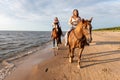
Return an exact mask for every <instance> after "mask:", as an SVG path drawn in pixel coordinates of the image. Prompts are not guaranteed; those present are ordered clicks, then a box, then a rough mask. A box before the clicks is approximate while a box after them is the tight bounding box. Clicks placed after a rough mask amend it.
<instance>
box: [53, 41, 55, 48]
mask: <svg viewBox="0 0 120 80" xmlns="http://www.w3.org/2000/svg"><path fill="white" fill-rule="evenodd" d="M53 47H55V39H53Z"/></svg>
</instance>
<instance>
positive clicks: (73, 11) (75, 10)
mask: <svg viewBox="0 0 120 80" xmlns="http://www.w3.org/2000/svg"><path fill="white" fill-rule="evenodd" d="M75 11H76V12H77V17H79V12H78V10H77V9H74V10H73V16H74V15H75V14H74V12H75Z"/></svg>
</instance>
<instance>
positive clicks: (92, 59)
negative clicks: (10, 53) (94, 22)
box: [5, 32, 120, 80]
mask: <svg viewBox="0 0 120 80" xmlns="http://www.w3.org/2000/svg"><path fill="white" fill-rule="evenodd" d="M119 34H120V33H114V32H112V35H111V32H110V33H109V32H94V33H93V42H92V43H91V44H90V46H86V47H85V50H84V51H83V54H82V59H81V68H80V69H78V68H77V53H78V49H77V50H76V51H75V58H74V61H73V63H69V62H68V47H65V46H64V44H62V45H60V49H59V50H58V51H57V50H56V49H52V48H51V46H52V45H51V43H49V44H48V45H46V47H45V48H44V49H42V50H38V51H37V52H35V53H34V54H32V55H29V56H25V57H23V58H20V59H17V60H15V61H13V63H14V64H16V65H15V69H13V70H12V73H10V74H9V75H8V76H7V77H6V78H5V80H88V79H89V80H96V79H97V80H118V79H120V76H119V75H120V72H119V69H120V67H119V66H120V64H119V61H120V58H119V56H120V54H119V52H120V44H119V43H120V42H119V40H120V38H119V37H118V36H119ZM113 35H114V36H113ZM91 73H92V74H91Z"/></svg>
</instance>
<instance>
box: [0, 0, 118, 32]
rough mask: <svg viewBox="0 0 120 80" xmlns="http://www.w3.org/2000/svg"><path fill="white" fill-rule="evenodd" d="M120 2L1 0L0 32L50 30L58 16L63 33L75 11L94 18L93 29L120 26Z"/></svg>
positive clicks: (92, 0)
mask: <svg viewBox="0 0 120 80" xmlns="http://www.w3.org/2000/svg"><path fill="white" fill-rule="evenodd" d="M119 6H120V0H0V30H28V31H49V30H51V28H52V26H51V23H52V21H53V19H54V17H56V16H57V17H58V18H59V20H60V23H61V27H62V29H63V30H68V29H69V27H70V26H69V25H68V20H69V18H70V16H71V15H72V11H73V9H78V10H79V14H80V17H81V18H85V19H90V18H91V17H93V22H92V25H93V28H94V29H96V28H103V27H113V26H120V7H119Z"/></svg>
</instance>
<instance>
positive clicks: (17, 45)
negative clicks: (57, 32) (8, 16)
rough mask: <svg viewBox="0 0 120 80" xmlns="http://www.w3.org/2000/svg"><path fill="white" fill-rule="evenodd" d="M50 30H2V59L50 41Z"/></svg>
mask: <svg viewBox="0 0 120 80" xmlns="http://www.w3.org/2000/svg"><path fill="white" fill-rule="evenodd" d="M50 34H51V32H49V31H0V60H4V59H6V58H8V57H9V56H14V55H16V54H18V53H19V52H21V51H25V50H27V49H30V48H32V47H39V46H42V45H43V44H45V43H47V42H49V41H50V39H51V38H50V36H51V35H50Z"/></svg>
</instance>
